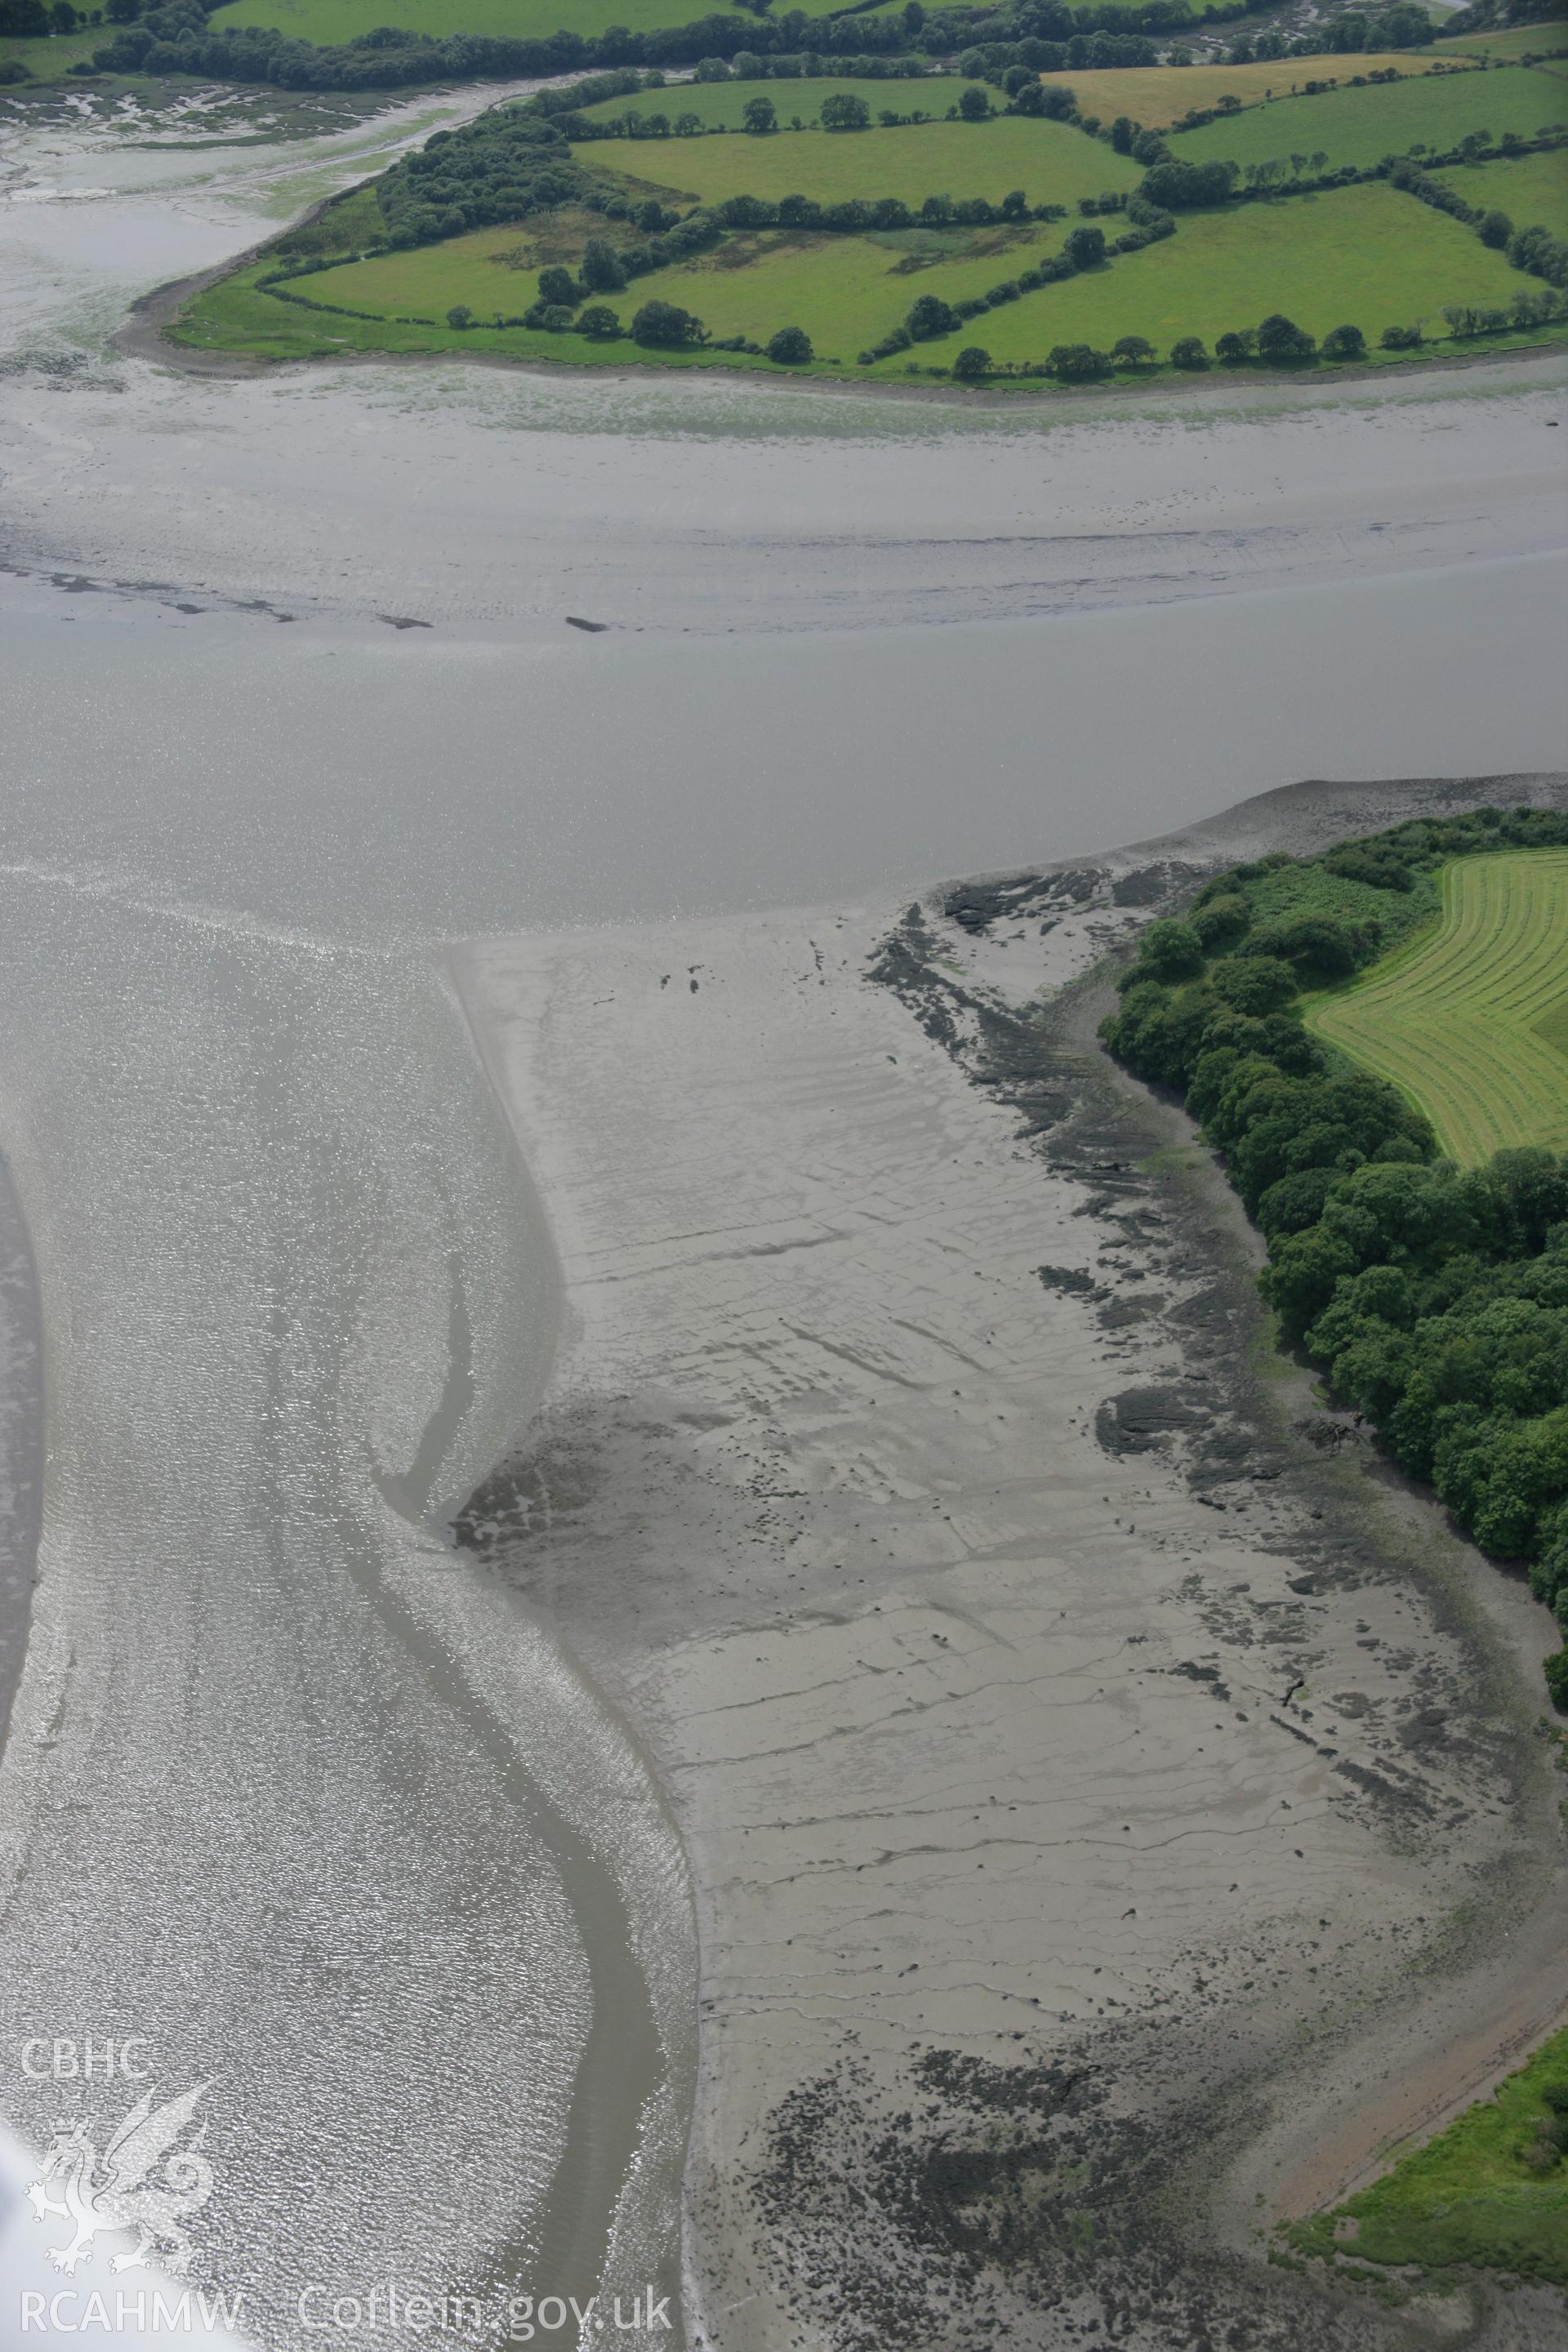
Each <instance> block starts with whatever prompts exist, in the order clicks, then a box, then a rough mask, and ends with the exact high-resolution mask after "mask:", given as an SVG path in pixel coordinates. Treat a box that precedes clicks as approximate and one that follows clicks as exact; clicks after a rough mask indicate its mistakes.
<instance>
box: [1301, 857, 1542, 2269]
mask: <svg viewBox="0 0 1568 2352" xmlns="http://www.w3.org/2000/svg"><path fill="white" fill-rule="evenodd" d="M1565 1013H1568V850H1561V849H1536V850H1521V851H1517V852H1513V853H1511V854H1510V853H1506V852H1504V853H1499V854H1497V855H1492V856H1482V857H1460V858H1456V859H1454V860H1453V862H1452V863H1451V864H1450V865H1448V866H1446V867H1445V868H1444V871H1443V910H1442V915H1441V918H1440V919H1439V922H1438V925H1437V928H1436V930H1435V931H1430V932H1427V933H1426V934H1424V935H1423V936H1422V937H1421V938H1419V939H1417V940H1414V941H1413V942H1411V943H1410V944H1409V945H1408V946H1406V947H1405V948H1403V949H1400V950H1396V951H1395V953H1394V955H1392V956H1390V957H1387V958H1386V959H1385V960H1384V961H1383V962H1382V963H1380V964H1374V965H1373V967H1372V968H1371V970H1370V971H1368V972H1366V973H1365V974H1363V976H1362V978H1361V979H1359V980H1358V981H1356V982H1353V983H1352V985H1350V986H1349V987H1347V988H1345V989H1343V990H1340V991H1335V992H1331V993H1330V994H1326V995H1322V996H1319V997H1316V998H1314V999H1312V1000H1311V1001H1310V1003H1308V1005H1307V1007H1306V1018H1307V1022H1308V1024H1309V1026H1310V1027H1311V1028H1312V1029H1314V1030H1316V1031H1317V1033H1318V1034H1319V1035H1320V1036H1322V1037H1325V1038H1327V1039H1328V1040H1330V1042H1331V1043H1332V1044H1333V1045H1338V1046H1340V1047H1341V1048H1342V1051H1344V1052H1345V1053H1347V1054H1349V1055H1352V1058H1353V1059H1354V1060H1356V1061H1358V1062H1360V1063H1361V1064H1362V1065H1363V1067H1364V1068H1366V1069H1369V1070H1372V1071H1373V1072H1375V1074H1376V1075H1377V1076H1379V1077H1381V1078H1386V1079H1387V1080H1388V1081H1389V1082H1390V1083H1391V1084H1392V1085H1394V1086H1396V1087H1399V1089H1400V1091H1401V1092H1402V1093H1403V1094H1404V1095H1405V1096H1406V1097H1408V1099H1409V1100H1410V1101H1412V1102H1414V1103H1415V1104H1416V1105H1418V1107H1419V1108H1421V1109H1422V1110H1424V1111H1425V1112H1426V1116H1427V1118H1429V1119H1430V1120H1431V1122H1432V1125H1433V1128H1434V1129H1435V1130H1436V1135H1437V1139H1438V1140H1439V1142H1440V1143H1441V1145H1442V1147H1443V1150H1445V1151H1446V1152H1447V1153H1448V1155H1449V1156H1450V1157H1451V1158H1452V1159H1454V1160H1458V1161H1459V1162H1460V1163H1461V1164H1462V1165H1465V1166H1467V1167H1474V1166H1477V1165H1479V1162H1480V1161H1482V1160H1486V1159H1488V1158H1489V1157H1490V1155H1491V1154H1492V1153H1493V1152H1494V1151H1500V1150H1504V1149H1505V1148H1507V1147H1509V1146H1511V1145H1515V1144H1523V1143H1541V1144H1548V1145H1550V1146H1552V1148H1553V1149H1554V1150H1563V1149H1565V1148H1568V1034H1565V1028H1564V1015H1565ZM1372 2193H1374V2192H1372ZM1564 2210H1568V2208H1565V2209H1564ZM1558 2226H1559V2227H1560V2228H1561V2226H1562V2221H1561V2218H1560V2220H1559V2224H1558ZM1384 2259H1389V2260H1393V2259H1402V2258H1400V2257H1394V2256H1387V2257H1384Z"/></svg>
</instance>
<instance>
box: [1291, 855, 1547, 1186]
mask: <svg viewBox="0 0 1568 2352" xmlns="http://www.w3.org/2000/svg"><path fill="white" fill-rule="evenodd" d="M1307 1020H1308V1023H1309V1024H1310V1026H1311V1027H1312V1028H1313V1029H1315V1030H1316V1031H1317V1032H1318V1033H1319V1034H1320V1035H1321V1036H1323V1037H1326V1038H1328V1039H1329V1040H1330V1041H1331V1043H1332V1044H1334V1045H1338V1046H1340V1047H1342V1050H1343V1051H1344V1052H1345V1053H1347V1054H1350V1055H1352V1056H1353V1057H1354V1059H1355V1060H1356V1061H1358V1062H1360V1063H1362V1064H1363V1066H1365V1067H1366V1068H1367V1069H1370V1070H1373V1071H1375V1072H1376V1074H1377V1076H1379V1077H1383V1078H1387V1079H1388V1080H1389V1081H1390V1082H1391V1083H1392V1084H1393V1085H1394V1086H1396V1087H1399V1088H1400V1089H1401V1091H1402V1092H1403V1093H1404V1094H1405V1096H1406V1097H1408V1098H1409V1099H1410V1100H1411V1101H1412V1102H1414V1103H1416V1104H1417V1105H1419V1107H1420V1108H1421V1109H1422V1110H1424V1111H1425V1112H1426V1116H1427V1118H1429V1119H1430V1120H1431V1122H1432V1125H1433V1128H1434V1129H1435V1130H1436V1135H1437V1138H1438V1140H1439V1142H1440V1143H1441V1144H1442V1146H1443V1149H1444V1150H1445V1151H1446V1152H1447V1153H1448V1155H1449V1156H1450V1158H1452V1159H1454V1160H1459V1161H1460V1162H1462V1163H1463V1164H1464V1165H1466V1166H1470V1167H1473V1166H1477V1165H1479V1162H1480V1161H1481V1160H1486V1159H1487V1158H1489V1156H1490V1154H1491V1153H1492V1152H1494V1151H1500V1150H1503V1149H1505V1148H1506V1147H1508V1146H1510V1145H1514V1144H1521V1143H1542V1144H1549V1145H1551V1146H1552V1148H1553V1149H1554V1150H1563V1149H1564V1148H1568V850H1561V849H1537V850H1525V851H1520V852H1518V853H1515V854H1512V855H1500V856H1486V857H1461V858H1456V859H1455V860H1454V861H1453V863H1452V864H1450V865H1449V866H1446V867H1445V869H1444V873H1443V911H1442V916H1441V919H1440V920H1439V923H1438V926H1437V929H1436V931H1433V932H1428V933H1426V935H1425V936H1424V937H1423V938H1421V939H1420V940H1415V942H1413V943H1412V944H1411V945H1409V946H1407V947H1405V948H1404V949H1403V950H1398V951H1396V952H1395V953H1394V955H1393V956H1390V957H1389V958H1387V959H1386V961H1384V962H1383V963H1381V964H1374V965H1373V967H1372V969H1371V971H1369V972H1367V973H1366V975H1365V976H1364V977H1363V979H1361V980H1359V981H1358V982H1355V983H1354V984H1353V985H1352V986H1351V987H1349V988H1347V989H1345V990H1343V991H1342V992H1336V993H1334V994H1331V995H1327V996H1321V997H1318V998H1316V999H1315V1000H1313V1002H1312V1003H1310V1005H1309V1006H1308V1008H1307Z"/></svg>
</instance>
